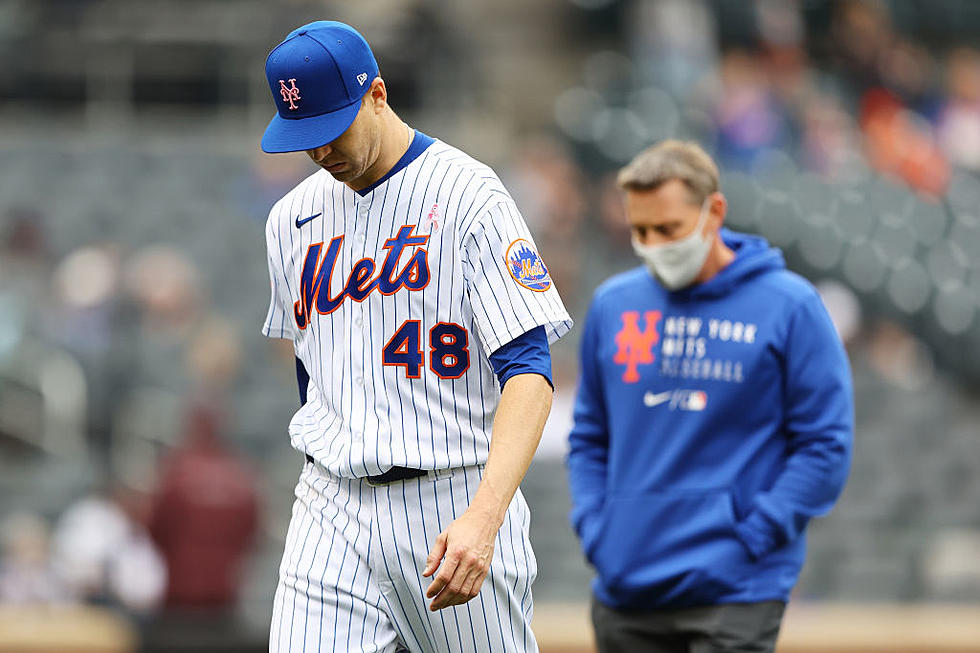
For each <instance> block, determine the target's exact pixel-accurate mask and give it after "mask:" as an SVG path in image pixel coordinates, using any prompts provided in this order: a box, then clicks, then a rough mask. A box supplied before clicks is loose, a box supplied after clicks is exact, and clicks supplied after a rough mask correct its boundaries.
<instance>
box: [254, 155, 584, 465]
mask: <svg viewBox="0 0 980 653" xmlns="http://www.w3.org/2000/svg"><path fill="white" fill-rule="evenodd" d="M433 207H435V208H433ZM316 214H321V215H319V216H318V217H316V218H314V219H313V220H310V221H309V222H308V223H305V224H303V225H302V226H301V227H300V228H297V227H296V226H295V221H296V219H297V218H301V219H303V218H306V217H309V216H313V215H316ZM432 214H434V215H435V216H436V221H435V223H434V224H433V222H432V221H430V220H429V219H428V217H429V216H430V215H432ZM404 225H414V226H415V228H414V230H413V234H415V235H423V236H428V241H427V242H426V243H425V244H424V245H421V246H410V247H407V248H406V249H405V251H404V252H402V254H401V256H400V257H399V260H398V268H397V269H398V270H401V269H402V268H403V267H404V266H406V265H407V264H408V261H409V259H410V258H411V257H412V255H413V253H415V252H416V251H417V249H424V250H425V251H426V262H427V266H428V270H429V277H430V278H429V282H428V284H427V285H426V286H425V287H424V288H421V289H418V290H410V289H408V288H401V289H399V290H397V291H395V292H394V293H393V294H390V295H385V294H382V293H381V292H380V291H377V290H376V291H374V292H371V293H369V294H368V295H367V296H366V297H364V298H362V299H361V300H360V301H356V300H354V299H352V298H350V297H347V298H346V299H345V300H344V301H343V302H342V303H341V304H340V305H339V306H338V307H337V308H336V309H335V310H333V311H332V312H330V313H327V314H319V313H318V312H317V311H316V310H315V309H311V311H310V312H311V316H310V320H309V324H308V326H305V328H302V329H301V328H299V326H298V324H297V320H296V318H295V316H294V312H295V311H296V310H297V306H301V304H297V302H300V300H301V282H300V280H301V277H302V273H303V266H304V262H305V260H306V256H307V252H308V251H309V248H310V245H315V244H317V243H322V246H321V252H324V251H326V250H327V247H328V244H329V243H330V242H331V241H332V240H333V239H335V238H338V237H343V240H342V242H341V243H340V246H339V249H338V254H337V260H336V264H335V265H334V267H333V270H332V274H330V275H324V281H323V283H324V284H327V283H328V281H327V279H328V278H329V285H328V286H327V288H328V290H329V292H328V293H327V296H329V297H331V298H335V297H337V296H339V295H340V294H341V291H342V289H343V288H344V285H345V283H346V282H347V279H348V275H349V274H350V273H351V270H352V269H353V268H354V266H355V264H356V263H357V262H359V261H363V260H364V259H373V260H374V261H375V263H376V266H377V270H380V268H381V266H382V262H383V260H384V259H385V256H386V254H387V253H388V251H389V250H386V249H385V248H384V247H383V246H384V244H385V242H386V241H387V240H388V239H391V238H393V237H394V236H395V235H396V234H397V233H398V231H399V229H400V228H401V227H403V226H404ZM518 239H526V240H528V241H531V236H530V233H529V232H528V229H527V226H526V225H525V223H524V220H523V218H522V217H521V215H520V213H519V211H518V210H517V207H516V206H515V204H514V202H513V200H512V199H511V197H510V195H509V194H507V191H506V190H505V189H504V187H503V185H502V184H501V183H500V181H499V179H498V178H497V177H496V175H495V174H494V173H493V171H492V170H490V169H489V168H488V167H486V166H485V165H483V164H480V163H478V162H477V161H475V160H473V159H471V158H470V157H468V156H466V155H465V154H463V153H462V152H460V151H459V150H457V149H455V148H453V147H450V146H448V145H446V144H444V143H442V142H440V141H436V142H435V143H434V144H432V145H431V146H430V147H429V148H428V149H427V150H425V152H423V153H422V154H421V155H420V156H419V157H418V158H417V159H415V160H414V161H413V162H412V163H410V164H409V165H408V166H407V167H405V168H404V169H402V170H401V171H399V172H398V173H396V174H394V175H392V177H390V178H389V179H388V180H386V181H385V182H383V183H382V184H380V185H378V186H377V187H376V188H374V189H373V190H371V191H370V192H369V193H367V194H366V195H364V196H361V195H360V194H358V193H355V192H354V191H352V190H350V189H349V188H348V187H347V186H345V185H344V184H341V183H338V182H336V181H335V180H334V179H333V178H332V177H330V175H329V174H327V173H326V172H325V171H322V170H321V171H319V172H317V173H316V174H314V175H311V176H310V177H309V178H307V179H306V180H305V181H303V182H302V183H300V184H299V186H297V187H296V188H295V189H293V190H292V191H291V192H290V193H289V194H287V195H286V196H285V197H284V198H283V199H282V200H280V201H279V202H278V203H277V204H276V205H275V207H274V208H273V209H272V212H271V213H270V216H269V220H268V222H267V225H266V240H267V248H268V259H269V269H270V279H271V285H272V301H271V303H270V307H269V312H268V315H267V317H266V320H265V324H264V325H263V328H262V331H263V333H265V334H266V335H268V336H271V337H279V338H288V339H291V340H292V341H293V342H294V345H295V349H296V355H297V356H298V357H299V358H300V360H302V362H303V364H304V366H305V367H306V369H307V371H309V373H310V386H309V390H308V394H307V403H306V404H305V405H304V406H303V407H302V408H301V409H300V410H299V411H298V412H297V413H296V414H295V415H294V416H293V419H292V421H291V422H290V425H289V433H290V439H291V441H292V444H293V446H294V447H296V448H297V449H299V450H300V451H303V452H304V453H308V454H310V455H311V456H313V457H314V458H315V459H316V460H317V461H318V462H319V463H321V464H322V465H324V466H325V467H326V468H327V469H329V470H330V471H331V473H333V474H336V475H338V476H344V477H348V478H351V477H355V478H357V477H364V476H369V475H373V474H378V473H381V472H383V471H384V470H386V469H388V468H390V467H391V466H393V465H402V466H406V467H417V468H422V469H446V468H452V467H461V466H467V465H475V464H482V463H485V462H486V457H487V454H488V453H489V446H490V430H489V428H490V426H491V424H492V416H493V412H494V410H495V409H496V406H497V401H498V400H499V390H498V389H497V387H496V383H495V378H494V376H493V370H492V369H491V367H490V363H489V360H488V356H489V354H490V353H491V352H493V351H494V350H496V349H498V348H499V347H500V346H501V345H503V344H506V343H507V342H509V341H510V340H512V339H513V338H515V337H517V336H519V335H521V334H522V333H524V332H526V331H529V330H530V329H532V328H534V327H536V326H542V325H543V326H544V327H545V328H546V331H547V332H548V336H549V341H552V342H553V341H554V340H556V339H557V338H559V337H560V336H562V335H563V334H564V333H565V332H567V331H568V329H569V328H571V319H570V318H569V317H568V314H567V313H566V312H565V309H564V307H563V306H562V303H561V299H560V298H559V297H558V293H557V291H556V290H555V288H554V286H553V285H552V287H551V288H550V289H548V290H547V291H545V292H535V291H533V290H529V289H528V288H526V287H524V286H522V285H520V284H519V283H517V282H516V281H515V280H514V279H513V278H512V277H511V274H510V272H508V270H507V263H506V260H505V255H506V252H507V248H508V246H509V245H510V244H511V243H512V242H514V241H515V240H518ZM376 273H377V272H376ZM313 303H314V304H315V303H316V298H315V297H314V301H313ZM407 320H418V321H419V327H418V328H419V333H420V349H422V350H423V356H424V365H423V369H422V370H421V374H420V377H419V378H409V377H408V375H407V374H406V370H405V368H403V367H395V366H391V365H388V366H385V365H382V359H383V356H382V350H383V348H384V346H385V344H386V343H387V342H389V340H390V339H391V338H392V336H393V335H394V334H395V333H396V332H397V331H398V330H399V328H400V327H401V326H403V325H404V324H405V323H406V321H407ZM439 323H453V324H457V325H459V326H460V327H462V328H463V329H465V331H466V337H467V339H468V351H469V357H470V364H469V367H468V368H467V369H466V371H465V372H464V373H463V374H462V375H461V376H460V377H459V378H440V376H439V375H438V374H436V373H435V372H433V370H432V369H431V363H432V361H431V359H432V352H431V350H430V330H431V328H432V327H434V326H436V325H437V324H439Z"/></svg>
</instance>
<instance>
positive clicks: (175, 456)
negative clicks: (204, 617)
mask: <svg viewBox="0 0 980 653" xmlns="http://www.w3.org/2000/svg"><path fill="white" fill-rule="evenodd" d="M218 431H219V422H218V417H217V416H216V415H215V414H214V413H213V412H211V411H210V410H207V409H204V408H196V409H194V410H192V411H191V413H190V417H189V423H188V426H187V432H186V434H185V436H184V438H183V441H182V442H181V443H180V445H179V446H178V447H177V448H176V449H175V450H174V451H173V452H171V454H170V455H169V457H168V459H167V460H166V461H165V463H164V465H163V473H162V475H161V477H160V481H159V485H158V488H157V491H156V495H155V497H154V505H153V511H152V515H151V517H150V531H151V532H152V534H153V538H154V540H155V541H156V542H157V544H158V546H159V547H160V549H161V551H162V552H163V556H164V558H165V559H166V561H167V567H168V569H169V571H170V577H169V583H168V586H167V598H166V604H167V607H168V608H171V609H174V608H176V609H182V608H190V609H195V610H202V609H207V610H214V611H223V610H229V609H231V608H233V607H234V604H235V601H236V600H237V598H238V592H239V588H240V586H241V576H242V567H243V563H244V562H245V560H246V554H247V553H248V552H249V550H250V547H251V544H252V539H253V538H254V536H255V533H256V531H257V526H258V499H257V487H256V486H257V483H256V474H255V472H254V471H253V470H250V469H248V468H247V467H246V466H245V465H244V464H243V463H242V462H241V461H240V460H239V459H238V457H237V456H236V455H235V454H234V453H233V452H232V451H231V450H230V449H229V448H228V447H227V446H226V445H225V444H224V443H223V442H222V441H221V439H220V437H219V435H218Z"/></svg>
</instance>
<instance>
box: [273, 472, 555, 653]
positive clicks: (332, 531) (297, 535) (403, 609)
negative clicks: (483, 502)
mask: <svg viewBox="0 0 980 653" xmlns="http://www.w3.org/2000/svg"><path fill="white" fill-rule="evenodd" d="M481 471H482V469H481V468H480V467H479V466H473V467H464V468H458V469H454V470H448V471H443V472H433V473H432V474H430V476H428V477H423V478H420V479H413V480H411V481H405V482H401V483H393V484H391V485H387V486H383V487H372V486H370V485H368V484H367V483H365V482H363V481H359V480H356V479H346V478H341V477H337V476H332V475H331V474H330V473H329V472H327V471H326V470H325V469H323V468H322V467H320V466H314V465H312V464H307V465H306V467H305V468H304V471H303V474H302V475H301V476H300V480H299V484H298V485H297V487H296V502H295V505H294V507H293V518H292V522H291V523H290V528H289V533H288V536H287V546H286V552H285V554H284V555H283V560H282V565H281V567H280V580H279V586H278V588H277V590H276V597H275V604H274V607H273V617H272V628H271V633H270V645H269V650H270V652H271V653H287V652H288V653H297V652H300V651H302V652H304V653H307V652H313V651H358V652H362V651H363V652H365V653H368V652H382V651H383V652H386V653H387V652H393V651H399V650H408V651H412V653H436V652H439V653H443V652H452V653H456V652H460V653H463V652H466V653H476V652H485V651H494V652H497V651H500V652H510V651H514V652H522V653H523V652H529V653H530V652H533V651H537V644H536V642H535V640H534V635H533V633H532V632H531V627H530V623H531V617H532V603H531V583H532V582H533V581H534V578H535V575H536V574H537V563H536V562H535V559H534V554H533V553H532V552H531V546H530V543H529V540H528V531H529V528H530V511H529V510H528V507H527V503H526V502H525V501H524V497H523V496H522V495H521V493H520V491H518V493H517V495H516V496H515V497H514V500H513V501H512V502H511V505H510V507H509V508H508V511H507V516H506V517H505V519H504V523H503V526H502V527H501V529H500V533H499V534H498V536H497V541H496V542H495V548H494V555H493V560H492V561H491V563H490V573H489V575H488V577H487V580H486V582H485V583H484V585H483V587H482V589H481V591H480V594H479V595H478V596H477V597H476V598H474V599H472V600H471V601H469V602H468V603H465V604H463V605H461V606H455V607H452V608H447V609H445V610H440V611H438V612H435V613H433V612H430V611H429V610H428V608H427V601H426V600H425V588H426V587H428V584H429V579H427V578H423V577H422V569H423V568H424V567H425V559H426V556H427V555H428V553H429V550H430V549H431V547H432V544H433V543H434V541H435V537H436V535H438V534H439V532H440V531H441V530H442V529H443V528H445V527H446V526H447V525H448V524H449V523H450V522H451V521H452V520H453V519H455V518H456V517H458V516H459V515H460V514H461V513H462V511H463V510H464V509H465V508H466V506H468V505H469V502H470V499H471V498H472V495H473V493H474V492H475V490H476V487H477V485H478V484H479V482H480V474H481ZM423 516H424V517H423Z"/></svg>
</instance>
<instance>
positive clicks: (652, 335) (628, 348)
mask: <svg viewBox="0 0 980 653" xmlns="http://www.w3.org/2000/svg"><path fill="white" fill-rule="evenodd" d="M660 315H661V314H660V311H646V312H644V313H643V320H644V329H643V331H640V313H639V312H638V311H626V312H624V313H623V315H622V318H623V328H622V329H620V331H619V333H617V334H616V355H615V356H613V362H614V363H616V364H617V365H625V366H626V371H624V372H623V381H625V382H626V383H636V382H637V381H639V380H640V374H639V372H637V369H636V366H637V365H649V364H650V363H653V361H654V358H655V357H654V355H653V346H654V345H655V344H657V342H658V341H659V340H660V334H659V333H658V332H657V323H658V322H660Z"/></svg>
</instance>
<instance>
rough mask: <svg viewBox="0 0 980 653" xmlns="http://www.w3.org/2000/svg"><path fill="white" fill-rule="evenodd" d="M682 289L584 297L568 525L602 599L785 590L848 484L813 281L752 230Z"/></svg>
mask: <svg viewBox="0 0 980 653" xmlns="http://www.w3.org/2000/svg"><path fill="white" fill-rule="evenodd" d="M721 233H722V238H723V239H724V242H725V243H726V244H727V245H728V246H729V247H731V248H732V249H733V250H734V251H735V255H736V256H735V260H734V261H733V262H732V263H730V264H729V265H728V266H726V267H725V268H723V269H722V270H721V271H720V272H719V273H718V274H717V275H716V276H715V277H713V278H712V279H710V280H708V281H707V282H705V283H703V284H697V285H694V286H691V287H688V288H685V289H682V290H680V291H676V292H669V291H667V290H665V289H664V288H663V287H662V286H660V285H659V284H658V283H657V282H656V281H655V280H654V279H653V278H652V277H651V276H650V274H649V272H648V271H647V269H646V268H645V267H640V268H636V269H634V270H631V271H628V272H626V273H623V274H621V275H618V276H616V277H613V278H612V279H610V280H609V281H607V282H606V283H605V284H603V285H602V286H601V287H600V288H599V289H598V290H597V291H596V293H595V296H594V298H593V301H592V305H591V307H590V309H589V313H588V316H587V318H586V322H585V332H584V334H583V336H582V345H581V378H580V380H579V388H578V397H577V399H576V403H575V426H574V428H573V430H572V432H571V434H570V436H569V444H570V451H569V455H568V472H569V480H570V484H571V491H572V504H573V505H572V513H571V517H572V523H573V526H574V528H575V531H576V532H577V533H578V535H579V537H580V538H581V541H582V547H583V549H584V550H585V553H586V556H587V558H588V559H589V561H590V562H591V563H592V565H593V566H594V567H595V569H596V572H597V577H596V579H595V581H594V582H593V590H594V592H595V595H596V597H597V598H598V599H599V600H600V601H602V602H603V603H605V604H607V605H609V606H612V607H615V608H648V609H656V608H671V607H685V606H698V605H716V604H720V603H733V602H755V601H766V600H787V599H788V597H789V594H790V590H791V589H792V588H793V585H794V584H795V583H796V579H797V577H798V575H799V572H800V568H801V567H802V565H803V559H804V555H805V540H804V533H805V530H806V526H807V523H808V522H809V520H810V518H811V517H814V516H816V515H821V514H824V513H826V512H827V511H828V510H830V508H831V506H832V505H833V503H834V501H835V500H836V499H837V497H838V495H839V494H840V492H841V490H842V489H843V486H844V482H845V480H846V477H847V471H848V467H849V465H850V452H851V439H852V431H853V421H854V420H853V399H852V391H851V380H850V371H849V367H848V363H847V358H846V356H845V353H844V349H843V347H842V345H841V342H840V339H839V338H838V336H837V333H836V332H835V330H834V327H833V324H832V323H831V321H830V318H829V316H828V315H827V312H826V310H825V309H824V306H823V303H822V302H821V300H820V297H819V295H818V294H817V292H816V290H815V289H814V288H813V286H811V285H810V284H809V283H808V282H807V281H806V280H804V279H803V278H801V277H800V276H798V275H796V274H794V273H792V272H790V271H788V270H786V266H785V263H784V261H783V256H782V253H781V252H780V251H779V250H778V249H775V248H771V247H769V245H768V243H767V242H766V241H765V240H764V239H762V238H759V237H756V236H748V235H744V234H738V233H735V232H731V231H728V230H727V229H723V230H722V232H721Z"/></svg>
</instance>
